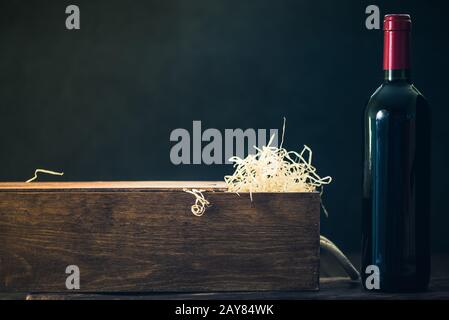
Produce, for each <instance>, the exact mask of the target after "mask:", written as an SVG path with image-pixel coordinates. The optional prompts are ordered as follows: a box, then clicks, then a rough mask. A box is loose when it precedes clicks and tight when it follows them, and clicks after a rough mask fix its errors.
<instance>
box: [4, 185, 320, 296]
mask: <svg viewBox="0 0 449 320" xmlns="http://www.w3.org/2000/svg"><path fill="white" fill-rule="evenodd" d="M167 185H168V184H167ZM115 187H117V185H114V188H115ZM199 187H201V186H199ZM61 188H62V189H64V190H59V189H56V190H53V189H52V190H49V188H47V187H45V188H43V189H42V190H26V191H23V190H22V189H20V190H19V191H11V190H14V189H8V188H3V189H2V190H1V191H0V243H1V246H0V292H12V291H16V292H19V291H22V292H23V291H27V292H44V291H45V292H64V291H65V290H66V288H65V280H66V277H67V274H65V268H66V267H67V266H68V265H72V264H74V265H78V266H79V268H80V271H81V290H80V292H99V291H101V292H152V291H158V292H164V291H181V292H182V291H190V292H193V291H197V292H210V291H242V290H246V291H258V290H315V289H317V288H318V273H319V270H318V268H319V209H320V207H319V206H320V205H319V201H320V198H319V194H317V193H265V194H254V201H253V202H252V203H251V202H250V200H249V196H248V195H247V194H246V195H241V196H240V197H239V196H237V195H235V194H232V193H226V192H218V191H215V192H207V193H206V197H207V199H208V200H209V201H210V202H211V204H212V206H211V207H209V208H208V209H207V211H206V213H205V214H204V216H202V217H196V216H194V215H192V213H191V212H190V206H191V205H192V203H193V197H192V195H190V194H187V193H185V192H181V190H176V191H173V190H166V191H158V190H151V189H146V188H143V189H141V186H138V187H136V188H128V189H126V191H124V190H125V189H122V188H123V186H118V187H117V188H118V189H119V190H118V191H117V190H116V189H114V188H109V189H108V188H106V187H104V189H102V188H100V189H102V190H99V188H98V187H96V188H94V190H95V192H90V191H89V190H88V189H89V187H85V188H84V190H81V191H80V189H79V188H78V187H73V186H72V187H70V188H67V186H64V185H63V186H61ZM5 189H8V190H7V191H5ZM141 191H151V192H141Z"/></svg>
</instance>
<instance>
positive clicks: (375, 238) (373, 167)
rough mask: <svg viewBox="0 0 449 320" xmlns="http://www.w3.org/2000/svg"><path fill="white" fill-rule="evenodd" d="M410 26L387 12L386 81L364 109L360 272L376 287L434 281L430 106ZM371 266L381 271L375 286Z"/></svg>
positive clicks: (411, 287) (410, 287)
mask: <svg viewBox="0 0 449 320" xmlns="http://www.w3.org/2000/svg"><path fill="white" fill-rule="evenodd" d="M410 34H411V19H410V16H409V15H405V14H392V15H387V16H385V20H384V63H383V67H384V83H383V84H382V85H381V86H380V87H379V88H378V89H377V90H376V92H375V93H374V94H373V95H372V96H371V98H370V100H369V102H368V105H367V107H366V110H365V116H364V127H365V139H364V175H363V216H362V272H361V273H362V282H363V285H364V287H365V289H370V290H372V289H378V290H380V291H390V292H402V291H422V290H425V289H426V288H427V286H428V283H429V274H430V244H429V241H430V239H429V227H430V226H429V220H430V110H429V107H428V104H427V102H426V100H425V98H424V97H423V95H422V94H421V93H420V92H419V91H418V90H417V89H416V88H415V86H414V85H413V84H412V81H411V77H410ZM369 266H374V268H377V269H373V267H370V268H368V267H369ZM367 270H369V271H371V270H376V271H378V272H376V274H377V276H378V278H379V279H378V282H379V284H378V285H377V287H375V286H374V287H373V285H372V284H373V281H375V280H376V279H374V278H373V277H371V276H372V274H373V273H371V272H368V271H367ZM367 280H368V282H370V284H369V285H368V284H367Z"/></svg>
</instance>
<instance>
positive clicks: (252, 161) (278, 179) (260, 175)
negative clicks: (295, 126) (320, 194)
mask: <svg viewBox="0 0 449 320" xmlns="http://www.w3.org/2000/svg"><path fill="white" fill-rule="evenodd" d="M284 126H285V123H284ZM283 135H284V134H283ZM273 139H274V135H273V136H271V138H270V141H269V142H268V145H266V146H264V147H262V148H261V149H260V148H257V147H254V148H255V149H256V151H257V152H256V154H253V155H248V156H247V157H246V158H244V159H242V158H239V157H231V158H230V159H229V161H231V162H233V163H234V168H235V171H234V173H233V174H232V175H229V176H225V177H224V180H225V182H226V185H227V187H228V191H229V192H235V193H239V192H249V193H250V197H251V199H252V193H253V192H313V191H316V190H321V189H322V187H323V185H326V184H329V183H331V182H332V178H331V177H329V176H327V177H324V178H321V177H320V176H319V175H318V174H317V173H316V168H315V167H314V166H313V165H312V150H311V149H310V148H309V147H308V146H306V145H305V146H304V148H303V150H302V151H301V152H300V153H298V152H295V151H287V150H286V149H285V148H283V147H282V143H281V145H280V147H279V148H278V147H273V146H271V144H272V142H273ZM282 139H283V137H282Z"/></svg>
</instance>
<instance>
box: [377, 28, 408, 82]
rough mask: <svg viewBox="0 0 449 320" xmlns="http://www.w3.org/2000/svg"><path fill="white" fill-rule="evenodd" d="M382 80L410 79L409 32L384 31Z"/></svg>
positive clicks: (406, 80)
mask: <svg viewBox="0 0 449 320" xmlns="http://www.w3.org/2000/svg"><path fill="white" fill-rule="evenodd" d="M383 69H384V80H385V81H387V82H394V81H405V82H411V78H410V30H385V31H384V63H383Z"/></svg>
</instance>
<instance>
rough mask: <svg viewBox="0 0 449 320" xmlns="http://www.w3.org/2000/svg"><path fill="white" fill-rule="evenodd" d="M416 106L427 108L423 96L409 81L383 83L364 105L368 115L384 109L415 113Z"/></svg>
mask: <svg viewBox="0 0 449 320" xmlns="http://www.w3.org/2000/svg"><path fill="white" fill-rule="evenodd" d="M417 108H421V109H428V104H427V101H426V99H425V97H424V96H423V95H422V94H421V92H419V90H418V89H417V88H416V87H415V86H414V85H413V84H411V83H405V82H401V83H383V84H382V85H381V86H380V87H379V88H378V89H377V90H376V91H375V92H374V93H373V95H372V96H371V98H370V99H369V101H368V104H367V106H366V110H365V111H366V113H367V115H368V116H374V115H375V114H377V112H378V111H380V110H384V111H389V112H395V113H396V112H397V113H407V114H409V113H416V112H417Z"/></svg>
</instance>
